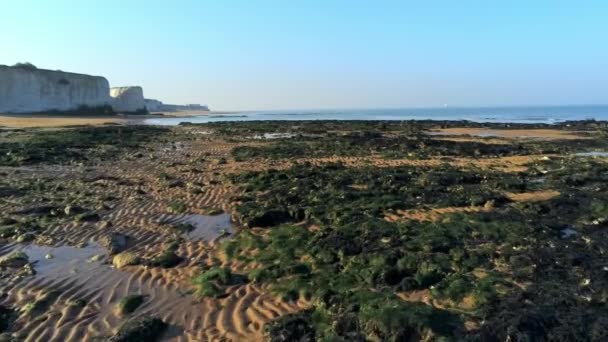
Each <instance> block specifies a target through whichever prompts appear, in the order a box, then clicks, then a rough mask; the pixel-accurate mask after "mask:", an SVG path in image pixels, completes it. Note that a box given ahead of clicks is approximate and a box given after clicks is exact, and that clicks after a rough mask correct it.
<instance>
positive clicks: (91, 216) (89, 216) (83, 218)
mask: <svg viewBox="0 0 608 342" xmlns="http://www.w3.org/2000/svg"><path fill="white" fill-rule="evenodd" d="M76 220H78V221H79V222H97V221H99V214H97V213H93V212H88V213H83V214H80V215H78V216H77V217H76Z"/></svg>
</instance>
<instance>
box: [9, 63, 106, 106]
mask: <svg viewBox="0 0 608 342" xmlns="http://www.w3.org/2000/svg"><path fill="white" fill-rule="evenodd" d="M109 89H110V86H109V83H108V80H106V79H105V78H103V77H100V76H90V75H83V74H75V73H70V72H63V71H53V70H45V69H37V68H35V67H33V66H30V67H23V66H13V67H9V66H4V65H0V113H35V112H46V111H53V110H57V111H69V110H75V109H78V108H79V107H82V106H87V107H100V106H105V105H108V104H109V103H110V92H109Z"/></svg>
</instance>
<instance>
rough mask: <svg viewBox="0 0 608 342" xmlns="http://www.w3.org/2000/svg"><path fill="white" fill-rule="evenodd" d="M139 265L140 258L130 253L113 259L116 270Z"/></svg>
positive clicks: (121, 254) (118, 255)
mask: <svg viewBox="0 0 608 342" xmlns="http://www.w3.org/2000/svg"><path fill="white" fill-rule="evenodd" d="M137 264H139V258H138V257H137V256H136V255H135V254H133V253H129V252H122V253H119V254H116V255H115V256H114V258H112V265H114V267H116V268H123V267H125V266H129V265H137Z"/></svg>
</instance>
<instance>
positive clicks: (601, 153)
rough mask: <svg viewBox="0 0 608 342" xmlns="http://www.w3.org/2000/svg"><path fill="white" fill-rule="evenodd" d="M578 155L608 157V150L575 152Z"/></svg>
mask: <svg viewBox="0 0 608 342" xmlns="http://www.w3.org/2000/svg"><path fill="white" fill-rule="evenodd" d="M574 155H575V156H577V157H608V152H601V151H593V152H580V153H575V154H574Z"/></svg>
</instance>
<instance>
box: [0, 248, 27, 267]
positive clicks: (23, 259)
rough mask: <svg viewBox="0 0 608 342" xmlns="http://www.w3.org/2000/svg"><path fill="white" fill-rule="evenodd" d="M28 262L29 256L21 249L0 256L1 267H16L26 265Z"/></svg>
mask: <svg viewBox="0 0 608 342" xmlns="http://www.w3.org/2000/svg"><path fill="white" fill-rule="evenodd" d="M28 263H29V258H28V256H27V254H25V253H23V252H21V251H16V252H13V253H11V254H9V255H6V256H3V257H2V258H0V266H3V267H11V268H18V267H23V266H25V265H27V264H28Z"/></svg>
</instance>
